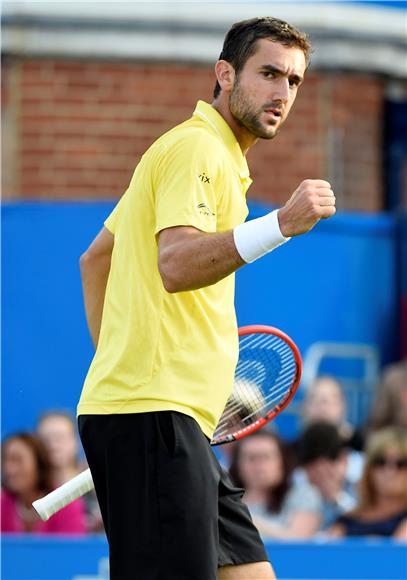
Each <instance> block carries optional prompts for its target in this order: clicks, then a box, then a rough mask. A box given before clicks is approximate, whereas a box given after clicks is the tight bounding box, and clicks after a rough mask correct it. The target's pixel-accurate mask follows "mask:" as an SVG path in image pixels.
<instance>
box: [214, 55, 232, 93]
mask: <svg viewBox="0 0 407 580" xmlns="http://www.w3.org/2000/svg"><path fill="white" fill-rule="evenodd" d="M215 74H216V78H217V80H218V83H219V84H220V87H221V89H222V91H225V92H231V91H232V88H233V85H234V82H235V76H236V73H235V69H234V68H233V66H232V65H231V64H230V62H228V61H227V60H218V62H217V63H216V64H215Z"/></svg>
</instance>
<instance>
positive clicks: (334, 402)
mask: <svg viewBox="0 0 407 580" xmlns="http://www.w3.org/2000/svg"><path fill="white" fill-rule="evenodd" d="M346 416H347V404H346V399H345V396H344V393H343V390H342V387H341V384H340V382H339V381H338V380H337V379H335V378H334V377H330V376H321V377H318V378H317V379H315V381H314V382H313V383H311V384H310V385H309V387H308V389H307V393H306V398H305V401H304V407H303V420H304V423H305V425H309V424H310V423H315V422H316V421H326V422H327V423H331V424H332V425H335V426H336V427H337V428H338V430H339V433H340V435H341V437H342V439H343V440H344V441H345V443H346V446H347V447H348V448H350V449H354V450H356V451H362V449H363V437H362V434H361V433H360V431H358V430H356V429H355V428H354V427H353V426H352V425H351V424H350V423H349V422H348V421H347V417H346Z"/></svg>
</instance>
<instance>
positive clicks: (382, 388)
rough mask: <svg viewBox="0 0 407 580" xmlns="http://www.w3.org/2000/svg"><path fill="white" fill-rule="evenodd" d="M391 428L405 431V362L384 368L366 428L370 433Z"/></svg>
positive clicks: (406, 400)
mask: <svg viewBox="0 0 407 580" xmlns="http://www.w3.org/2000/svg"><path fill="white" fill-rule="evenodd" d="M391 426H393V427H395V426H399V427H401V428H404V429H407V360H404V361H400V362H398V363H395V364H392V365H390V366H388V367H387V368H385V370H384V372H383V375H382V380H381V384H380V385H379V386H378V387H377V395H376V399H375V401H374V403H373V406H372V410H371V413H370V418H369V421H368V426H367V427H368V432H372V431H377V430H378V429H383V428H384V427H391Z"/></svg>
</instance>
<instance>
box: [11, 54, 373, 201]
mask: <svg viewBox="0 0 407 580" xmlns="http://www.w3.org/2000/svg"><path fill="white" fill-rule="evenodd" d="M213 84H214V75H213V72H212V67H207V66H197V65H187V64H185V65H181V64H165V65H164V64H153V63H134V62H133V63H130V62H129V63H124V62H123V63H111V62H100V61H98V62H90V61H66V60H57V59H38V60H30V59H27V60H19V59H16V58H8V59H6V60H5V63H4V66H3V149H4V152H3V197H5V198H25V199H31V198H33V199H38V198H47V199H92V198H95V199H96V198H98V199H100V198H110V199H111V198H115V197H118V196H120V195H121V194H122V192H123V191H124V190H125V189H126V186H127V184H128V182H129V179H130V177H131V175H132V172H133V170H134V167H135V165H136V164H137V161H138V160H139V158H140V156H141V155H142V154H143V152H144V151H145V149H146V148H147V147H148V146H149V145H150V144H151V143H152V142H153V141H154V139H155V138H156V137H158V136H159V135H160V134H162V133H163V132H164V131H166V130H167V129H169V128H170V127H172V126H173V125H175V124H176V123H178V122H180V121H182V120H184V119H185V118H187V117H189V116H190V114H191V111H192V110H193V108H194V106H195V103H196V101H197V100H198V99H199V98H202V99H204V100H209V101H210V100H211V96H212V89H213ZM382 105H383V82H382V81H381V80H380V79H378V78H375V77H373V76H364V75H350V74H345V73H343V74H337V75H333V74H332V73H323V72H320V73H319V74H316V73H312V74H309V75H308V78H307V80H306V82H305V84H304V86H303V87H302V88H301V90H300V93H299V96H298V98H297V102H296V104H295V105H294V109H293V110H292V112H291V115H290V117H289V119H288V121H287V122H286V125H285V127H284V129H283V130H282V132H281V134H280V135H279V136H278V138H277V139H275V140H274V141H271V142H259V143H258V144H257V145H256V146H255V147H254V148H253V149H252V150H251V151H250V153H249V157H248V158H249V164H250V167H251V172H252V176H253V177H254V179H255V182H254V184H253V185H252V187H251V189H250V192H249V195H250V197H251V198H256V199H260V200H264V201H268V202H273V203H282V202H283V201H284V200H285V199H286V198H287V196H288V194H289V193H290V192H291V191H293V190H294V189H295V187H296V186H297V185H298V183H299V182H300V181H302V180H303V179H306V178H327V179H330V180H331V181H332V183H333V184H334V187H335V190H336V193H337V197H338V204H339V206H340V207H343V208H347V209H358V210H366V211H376V210H380V209H381V208H382V205H383V202H382V199H383V191H382V176H381V166H382V156H383V155H382V146H381V133H382V127H381V120H382V113H381V112H382Z"/></svg>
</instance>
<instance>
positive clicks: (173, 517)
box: [78, 18, 335, 580]
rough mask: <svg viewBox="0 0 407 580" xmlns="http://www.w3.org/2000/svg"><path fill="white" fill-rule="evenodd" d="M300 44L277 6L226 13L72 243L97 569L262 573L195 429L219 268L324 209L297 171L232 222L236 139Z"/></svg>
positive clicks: (222, 399) (325, 189)
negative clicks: (222, 34)
mask: <svg viewBox="0 0 407 580" xmlns="http://www.w3.org/2000/svg"><path fill="white" fill-rule="evenodd" d="M309 53H310V44H309V41H308V39H307V37H306V36H305V35H304V34H303V33H301V32H299V31H298V30H296V29H295V28H293V27H292V26H290V25H289V24H287V23H285V22H282V21H281V20H277V19H274V18H255V19H252V20H247V21H243V22H239V23H236V24H234V25H233V26H232V28H231V29H230V31H229V32H228V34H227V36H226V39H225V43H224V46H223V50H222V53H221V55H220V59H219V61H218V62H217V63H216V65H215V73H216V78H217V82H216V87H215V91H214V100H213V102H212V104H208V103H205V102H202V101H199V102H198V104H197V107H196V109H195V111H194V113H193V115H192V117H191V118H190V119H188V120H187V121H185V122H184V123H182V124H181V125H178V126H177V127H175V128H173V129H172V130H170V131H169V132H168V133H166V134H164V135H163V136H162V137H160V138H159V139H158V140H157V141H156V142H155V143H154V144H153V145H152V146H151V147H150V148H149V149H148V151H147V152H146V153H145V154H144V156H143V157H142V159H141V161H140V163H139V164H138V166H137V168H136V170H135V173H134V176H133V178H132V180H131V182H130V185H129V188H128V189H127V191H126V192H125V194H124V195H123V197H122V198H121V199H120V201H119V203H118V204H117V205H116V207H115V209H114V210H113V212H112V214H111V215H110V216H109V217H108V219H107V220H106V222H105V227H104V228H103V229H102V231H101V232H100V233H99V234H98V236H97V237H96V239H95V240H94V241H93V243H92V244H91V245H90V247H89V249H88V250H87V251H86V252H85V253H84V255H83V256H82V257H81V272H82V280H83V290H84V300H85V308H86V315H87V320H88V325H89V329H90V332H91V335H92V337H93V341H94V343H95V345H96V346H97V350H96V354H95V357H94V359H93V361H92V364H91V366H90V369H89V372H88V375H87V377H86V381H85V384H84V387H83V392H82V395H81V399H80V402H79V406H78V415H79V429H80V434H81V439H82V442H83V446H84V449H85V453H86V457H87V459H88V462H89V466H90V469H91V472H92V477H93V480H94V483H95V487H96V492H97V497H98V500H99V503H100V507H101V511H102V515H103V521H104V525H105V529H106V534H107V538H108V541H109V548H110V567H111V578H112V579H113V580H125V579H130V578H131V579H137V580H215V579H216V578H221V579H223V580H225V579H234V580H238V579H244V580H250V579H256V580H260V579H272V578H275V576H274V572H273V570H272V567H271V564H270V563H269V562H268V558H267V554H266V551H265V549H264V546H263V544H262V542H261V540H260V538H259V534H258V532H257V530H256V528H255V527H254V525H253V523H252V521H251V518H250V516H249V513H248V511H247V508H246V507H245V506H244V504H243V503H242V501H241V500H242V494H243V490H241V489H236V488H234V487H233V486H232V484H231V482H230V480H229V478H228V477H227V475H226V474H225V473H224V472H223V471H222V470H221V468H220V466H219V464H218V462H217V460H216V458H215V456H214V454H213V452H212V450H211V447H210V445H209V440H210V438H211V436H212V433H213V432H214V429H215V427H216V424H217V422H218V419H219V417H220V415H221V413H222V411H223V408H224V406H225V403H226V401H227V398H228V396H229V394H230V392H231V389H232V385H233V376H234V369H235V365H236V361H237V356H238V338H237V326H236V317H235V311H234V275H233V273H234V272H235V270H237V269H238V268H240V267H241V266H243V265H244V264H246V263H249V262H253V261H254V260H257V259H259V258H260V257H261V256H263V255H264V254H266V253H268V252H271V251H272V250H273V249H275V248H276V247H278V246H279V245H280V244H283V243H284V242H286V241H287V240H288V239H289V238H291V237H292V236H297V235H300V234H303V233H305V232H307V231H308V230H310V229H311V228H312V227H313V226H314V225H315V224H316V223H317V222H318V220H319V219H321V218H328V217H330V216H332V215H333V214H334V213H335V197H334V194H333V192H332V190H331V186H330V184H329V183H328V182H326V181H323V180H319V179H307V180H306V181H303V182H302V183H301V184H300V185H299V187H298V188H297V189H296V191H295V192H294V193H293V194H292V195H291V197H289V199H288V201H287V203H286V204H285V205H284V206H283V207H282V208H280V209H279V210H277V211H273V212H271V213H269V214H268V215H266V216H264V217H261V218H259V219H256V220H252V221H249V222H247V223H244V221H245V218H246V216H247V213H248V210H247V206H246V200H245V195H246V191H247V189H248V187H249V185H250V184H251V179H250V177H249V170H248V166H247V163H246V153H247V151H248V150H249V148H250V147H251V146H252V145H254V144H255V143H256V141H257V140H258V139H273V138H274V137H275V136H276V135H277V133H278V131H279V130H280V128H281V127H282V125H283V123H284V121H285V119H286V118H287V115H288V113H289V111H290V109H291V107H292V105H293V103H294V100H295V98H296V95H297V91H298V88H299V86H300V85H301V83H302V82H303V80H304V74H305V71H306V68H307V66H308V60H309ZM270 187H271V188H272V176H270ZM277 275H278V274H277V273H274V276H277Z"/></svg>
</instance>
